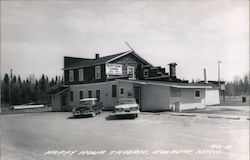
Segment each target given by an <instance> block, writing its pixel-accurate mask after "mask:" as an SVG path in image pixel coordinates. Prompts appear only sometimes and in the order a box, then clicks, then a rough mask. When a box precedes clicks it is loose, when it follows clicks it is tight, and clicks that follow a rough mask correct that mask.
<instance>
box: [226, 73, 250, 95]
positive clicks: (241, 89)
mask: <svg viewBox="0 0 250 160" xmlns="http://www.w3.org/2000/svg"><path fill="white" fill-rule="evenodd" d="M249 89H250V83H249V77H248V76H247V75H244V76H243V77H239V76H235V77H234V79H233V81H230V82H227V83H226V86H225V92H226V95H227V96H242V95H250V94H249Z"/></svg>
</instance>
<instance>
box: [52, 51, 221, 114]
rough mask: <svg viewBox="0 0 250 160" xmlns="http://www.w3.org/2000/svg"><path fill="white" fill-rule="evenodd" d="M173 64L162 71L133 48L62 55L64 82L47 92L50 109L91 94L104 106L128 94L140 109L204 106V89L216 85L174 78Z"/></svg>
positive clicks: (69, 105)
mask: <svg viewBox="0 0 250 160" xmlns="http://www.w3.org/2000/svg"><path fill="white" fill-rule="evenodd" d="M176 65H177V64H176V63H170V64H169V73H166V71H165V68H161V67H155V66H153V65H151V64H150V63H149V62H147V61H146V60H144V59H143V58H142V57H140V56H139V55H138V54H136V53H135V51H133V50H130V51H126V52H122V53H119V54H113V55H110V56H105V57H100V56H99V54H96V55H95V58H94V59H87V58H75V57H64V68H63V70H64V84H62V85H57V86H56V87H54V88H52V90H51V91H50V92H49V94H51V97H52V98H51V102H52V108H53V111H71V110H72V108H73V107H74V106H77V105H79V101H80V99H83V98H91V97H96V98H98V99H99V100H100V101H102V102H103V104H104V109H105V110H112V109H113V108H114V106H115V105H116V104H117V101H118V99H119V98H129V97H134V98H135V99H136V101H137V103H138V104H139V106H140V109H141V111H166V110H171V111H181V110H185V109H195V108H205V106H206V101H209V100H207V99H206V91H208V90H209V91H210V93H211V94H213V95H214V96H215V97H216V95H218V94H217V93H218V92H219V91H218V88H215V87H213V86H212V85H209V84H207V83H188V81H185V80H180V79H178V78H177V76H176V69H175V67H176ZM213 95H212V96H211V97H214V96H213ZM209 103H210V105H213V104H215V103H218V102H217V101H216V102H213V101H209ZM211 103H213V104H211Z"/></svg>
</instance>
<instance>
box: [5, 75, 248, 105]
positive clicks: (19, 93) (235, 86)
mask: <svg viewBox="0 0 250 160" xmlns="http://www.w3.org/2000/svg"><path fill="white" fill-rule="evenodd" d="M60 84H63V78H61V77H60V76H55V77H53V78H51V79H50V80H49V78H48V76H46V75H44V74H42V76H41V77H40V78H39V79H37V78H35V76H34V75H30V76H29V78H26V79H23V80H22V79H21V77H20V76H19V75H18V76H16V75H13V76H10V75H8V74H7V73H6V74H5V75H4V77H3V79H2V80H1V102H2V104H10V103H11V104H13V105H18V104H27V103H42V104H49V103H50V95H49V94H48V91H49V90H50V89H51V88H52V87H54V86H55V85H60ZM249 88H250V84H249V77H248V76H247V75H244V76H243V77H239V76H235V77H234V79H233V81H230V82H226V85H225V94H226V96H242V95H249ZM10 91H11V96H10ZM10 97H12V98H11V99H10Z"/></svg>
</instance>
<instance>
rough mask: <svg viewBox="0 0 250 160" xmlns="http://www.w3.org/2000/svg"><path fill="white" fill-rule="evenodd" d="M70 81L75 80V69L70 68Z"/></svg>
mask: <svg viewBox="0 0 250 160" xmlns="http://www.w3.org/2000/svg"><path fill="white" fill-rule="evenodd" d="M69 82H74V70H69Z"/></svg>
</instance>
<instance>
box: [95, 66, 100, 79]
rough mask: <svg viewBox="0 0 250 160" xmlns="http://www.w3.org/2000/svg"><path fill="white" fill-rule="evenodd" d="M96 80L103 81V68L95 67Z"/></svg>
mask: <svg viewBox="0 0 250 160" xmlns="http://www.w3.org/2000/svg"><path fill="white" fill-rule="evenodd" d="M95 79H101V66H95Z"/></svg>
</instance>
